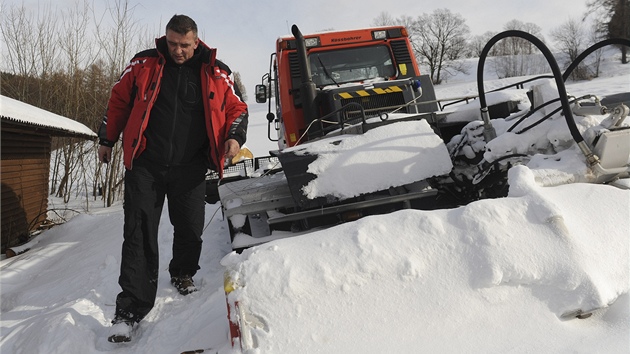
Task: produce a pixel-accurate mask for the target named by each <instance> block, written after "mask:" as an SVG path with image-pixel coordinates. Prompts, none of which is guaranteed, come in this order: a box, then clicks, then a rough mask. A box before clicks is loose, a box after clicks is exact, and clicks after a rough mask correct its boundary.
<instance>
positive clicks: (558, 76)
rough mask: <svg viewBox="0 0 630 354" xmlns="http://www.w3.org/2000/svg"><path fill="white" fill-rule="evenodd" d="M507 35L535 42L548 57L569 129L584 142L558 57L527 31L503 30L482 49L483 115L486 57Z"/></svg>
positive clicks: (479, 76) (479, 78) (480, 88)
mask: <svg viewBox="0 0 630 354" xmlns="http://www.w3.org/2000/svg"><path fill="white" fill-rule="evenodd" d="M507 37H520V38H523V39H525V40H527V41H529V42H530V43H532V44H534V45H535V46H536V47H537V48H538V49H539V50H540V51H541V53H542V54H543V55H544V56H545V59H547V63H548V64H549V66H550V67H551V72H552V73H553V77H554V80H555V81H556V85H557V86H558V95H559V96H560V102H561V104H562V111H563V113H564V118H565V120H566V122H567V126H568V127H569V131H570V132H571V136H572V137H573V140H575V142H576V143H578V144H579V143H581V142H583V141H584V138H583V137H582V134H580V131H579V129H578V127H577V125H576V124H575V120H574V119H573V112H571V106H570V105H569V99H568V98H567V90H566V88H565V86H564V80H563V79H562V73H561V72H560V67H558V62H556V59H555V58H554V57H553V54H551V51H550V50H549V48H547V46H546V45H545V44H544V43H543V42H542V41H541V40H540V39H538V38H536V36H534V35H532V34H530V33H527V32H523V31H517V30H510V31H505V32H501V33H499V34H497V35H496V36H494V37H492V38H491V39H490V41H488V43H486V46H485V47H484V48H483V50H482V51H481V55H480V56H479V64H478V65H477V90H478V91H479V103H480V106H481V112H482V115H483V113H484V112H487V111H488V107H487V104H486V95H485V91H484V87H483V69H484V64H485V61H486V57H487V56H488V53H489V52H490V49H491V48H492V46H494V45H495V44H496V43H497V42H498V41H500V40H501V39H503V38H507Z"/></svg>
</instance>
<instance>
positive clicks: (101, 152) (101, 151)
mask: <svg viewBox="0 0 630 354" xmlns="http://www.w3.org/2000/svg"><path fill="white" fill-rule="evenodd" d="M237 145H238V143H237ZM98 160H99V161H100V162H104V163H109V162H110V161H111V160H112V148H110V147H107V146H105V145H101V146H99V147H98Z"/></svg>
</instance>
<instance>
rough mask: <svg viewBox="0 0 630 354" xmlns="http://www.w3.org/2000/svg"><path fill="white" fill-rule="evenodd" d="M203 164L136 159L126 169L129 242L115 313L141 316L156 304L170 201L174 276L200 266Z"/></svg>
mask: <svg viewBox="0 0 630 354" xmlns="http://www.w3.org/2000/svg"><path fill="white" fill-rule="evenodd" d="M205 174H206V167H205V166H204V165H203V164H195V165H190V166H176V167H165V166H159V165H155V164H150V163H147V162H143V161H142V160H136V161H134V166H133V169H131V170H127V171H126V172H125V199H124V214H125V225H124V231H123V236H124V241H123V246H122V261H121V269H120V277H119V279H118V283H119V284H120V287H121V288H122V292H121V293H120V294H118V297H117V298H116V314H117V315H119V316H122V317H124V318H128V319H133V320H135V321H140V320H141V319H142V318H144V317H145V316H146V315H147V314H148V313H149V311H151V309H152V308H153V306H154V304H155V298H156V294H157V279H158V270H159V242H158V226H159V224H160V216H161V214H162V208H163V206H164V199H165V197H166V199H167V200H168V202H167V204H168V212H169V217H170V222H171V224H172V225H173V258H172V259H171V262H170V264H169V273H170V275H171V276H181V275H190V276H193V275H195V273H196V272H197V270H198V269H199V258H200V255H201V243H202V240H201V234H202V232H203V225H204V216H205Z"/></svg>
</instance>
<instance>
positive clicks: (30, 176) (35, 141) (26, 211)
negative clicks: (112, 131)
mask: <svg viewBox="0 0 630 354" xmlns="http://www.w3.org/2000/svg"><path fill="white" fill-rule="evenodd" d="M0 130H1V134H2V136H1V137H0V138H1V140H0V145H1V146H0V155H1V161H0V177H1V179H2V190H1V191H0V193H1V194H0V199H1V200H2V204H1V206H0V212H1V214H2V229H1V233H2V253H4V252H5V250H6V249H7V248H8V247H12V246H15V245H16V244H18V243H20V242H21V241H24V240H25V239H26V237H27V236H28V234H29V233H30V232H31V231H33V230H35V229H37V228H38V227H39V226H40V225H41V223H42V222H43V221H44V220H46V216H47V215H46V211H47V209H48V194H49V192H48V188H49V174H50V155H51V146H52V138H53V137H54V136H60V137H78V138H85V139H95V138H96V133H94V132H93V131H92V130H91V129H89V128H88V127H86V126H85V125H83V124H81V123H79V122H77V121H74V120H72V119H69V118H66V117H62V116H60V115H57V114H54V113H51V112H48V111H46V110H43V109H40V108H37V107H35V106H32V105H29V104H26V103H23V102H20V101H17V100H14V99H11V98H8V97H5V96H0Z"/></svg>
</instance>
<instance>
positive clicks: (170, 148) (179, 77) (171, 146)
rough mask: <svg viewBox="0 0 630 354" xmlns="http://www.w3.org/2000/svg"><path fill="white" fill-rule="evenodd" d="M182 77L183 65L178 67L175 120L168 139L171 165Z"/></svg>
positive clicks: (174, 107) (167, 159)
mask: <svg viewBox="0 0 630 354" xmlns="http://www.w3.org/2000/svg"><path fill="white" fill-rule="evenodd" d="M181 77H182V67H181V66H180V67H178V68H177V85H175V95H176V96H175V102H174V106H173V122H172V124H171V135H170V137H169V139H168V154H167V158H166V165H167V166H170V165H171V163H172V162H173V161H172V160H173V150H174V148H173V137H174V136H175V125H176V124H177V109H178V108H179V107H178V103H179V85H180V83H181Z"/></svg>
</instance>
